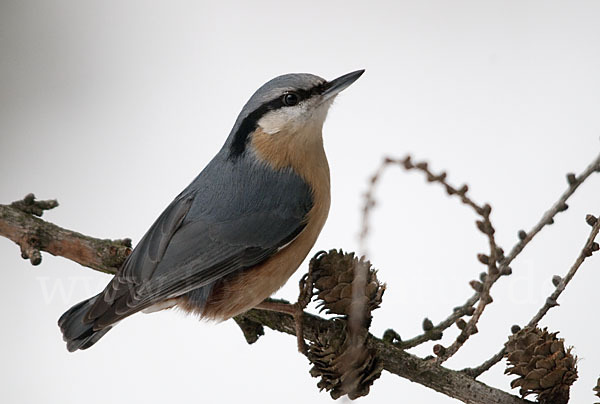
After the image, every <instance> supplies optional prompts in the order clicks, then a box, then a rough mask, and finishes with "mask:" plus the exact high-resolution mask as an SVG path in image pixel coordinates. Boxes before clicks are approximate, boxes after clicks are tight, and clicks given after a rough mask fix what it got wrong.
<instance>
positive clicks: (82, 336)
mask: <svg viewBox="0 0 600 404" xmlns="http://www.w3.org/2000/svg"><path fill="white" fill-rule="evenodd" d="M99 296H100V295H97V296H94V297H92V298H90V299H87V300H84V301H83V302H80V303H77V304H76V305H75V306H73V307H71V308H70V309H69V310H67V311H66V312H65V313H64V314H63V315H62V316H61V317H60V318H59V319H58V326H59V327H60V330H61V331H62V333H63V339H64V340H65V342H66V343H67V349H68V350H69V352H74V351H76V350H78V349H87V348H89V347H91V346H92V345H94V344H95V343H96V342H97V341H98V340H99V339H100V338H102V337H103V336H104V334H106V333H107V332H108V331H109V330H110V329H111V328H112V325H108V326H106V327H103V328H101V329H97V328H95V324H94V323H95V321H93V320H92V321H84V318H85V316H86V314H87V312H88V311H89V310H90V308H91V307H92V306H93V304H94V303H95V302H96V299H98V297H99Z"/></svg>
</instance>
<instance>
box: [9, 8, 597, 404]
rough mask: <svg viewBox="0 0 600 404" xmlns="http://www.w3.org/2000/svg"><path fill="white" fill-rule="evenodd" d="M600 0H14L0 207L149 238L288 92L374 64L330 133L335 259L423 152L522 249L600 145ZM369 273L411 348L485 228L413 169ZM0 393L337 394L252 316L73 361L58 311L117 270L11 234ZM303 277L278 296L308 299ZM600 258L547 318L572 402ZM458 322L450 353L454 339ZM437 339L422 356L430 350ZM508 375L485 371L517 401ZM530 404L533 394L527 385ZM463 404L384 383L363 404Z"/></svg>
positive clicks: (451, 291) (580, 234)
mask: <svg viewBox="0 0 600 404" xmlns="http://www.w3.org/2000/svg"><path fill="white" fill-rule="evenodd" d="M598 21H600V2H598V1H587V2H585V1H571V2H555V1H538V2H536V1H495V2H490V1H452V2H450V1H414V2H408V1H390V2H375V1H372V2H364V1H361V2H349V1H315V2H311V1H302V2H295V3H287V2H281V1H278V2H275V1H272V2H267V1H260V2H259V1H248V2H227V1H221V2H219V3H218V4H217V3H209V2H200V1H196V2H194V1H162V2H157V1H141V0H140V1H96V2H81V1H25V0H12V1H9V0H1V1H0V136H1V137H0V203H9V202H11V201H13V200H15V199H19V198H21V197H22V196H23V195H25V194H26V193H28V192H34V193H35V194H36V195H37V196H38V197H39V198H45V199H47V198H57V199H58V200H59V202H60V204H61V206H60V207H59V208H57V209H55V210H53V211H51V212H48V213H47V214H46V215H45V216H44V217H45V218H46V219H47V220H50V221H52V222H54V223H56V224H58V225H61V226H64V227H67V228H71V229H74V230H77V231H80V232H82V233H85V234H89V235H92V236H96V237H104V238H122V237H131V238H133V240H134V242H137V240H139V239H140V237H141V236H142V235H143V233H144V232H145V231H146V229H147V228H148V227H149V226H150V224H151V223H152V222H153V221H154V219H155V217H156V216H157V215H158V214H159V213H160V212H161V211H162V209H163V208H164V207H165V206H166V205H167V204H168V203H169V202H170V201H171V200H172V198H173V197H174V196H175V195H177V194H178V193H179V191H180V190H181V189H182V188H183V187H185V186H186V185H187V184H188V183H189V182H190V181H191V180H192V179H193V178H194V177H195V176H196V175H197V173H198V172H199V171H200V170H201V169H202V168H203V167H204V165H205V164H206V163H207V162H208V161H209V160H210V158H211V157H212V156H213V154H214V153H216V151H217V150H218V149H219V148H220V147H221V145H222V143H223V142H224V140H225V138H226V136H227V134H228V133H229V130H230V129H231V127H232V125H233V122H234V121H235V118H236V116H237V114H238V112H239V111H240V109H241V107H242V105H243V104H244V103H245V102H246V100H247V99H248V97H249V96H250V95H251V94H252V93H253V92H254V90H255V89H256V88H258V87H259V86H260V85H261V84H263V83H264V82H265V81H267V80H268V79H270V78H272V77H274V76H277V75H279V74H283V73H288V72H310V73H314V74H317V75H320V76H323V77H325V78H327V79H333V78H335V77H337V76H339V75H341V74H344V73H347V72H350V71H353V70H356V69H360V68H365V69H366V73H365V74H364V75H363V77H361V78H360V80H359V81H357V82H356V83H355V84H354V85H353V86H352V87H350V88H349V89H348V90H346V91H345V92H344V93H343V94H342V95H341V96H340V97H339V98H338V100H337V101H336V103H335V105H334V106H333V108H332V110H331V112H330V114H329V118H328V121H327V122H326V124H325V128H324V138H325V146H326V151H327V153H328V156H329V162H330V166H331V173H332V192H333V201H332V209H331V213H330V216H329V220H328V223H327V224H326V226H325V228H324V230H323V232H322V234H321V237H320V238H319V240H318V241H317V243H316V245H315V249H314V251H315V252H316V251H318V250H321V249H330V248H336V247H342V248H344V249H347V250H356V249H357V247H358V246H357V245H358V239H357V234H358V231H359V221H360V206H361V204H362V194H363V193H364V191H365V189H366V185H367V178H368V176H369V175H370V174H371V173H372V171H373V170H374V169H375V167H376V166H377V165H378V164H379V161H380V160H381V158H382V157H383V156H384V155H388V154H389V155H392V156H398V157H401V156H404V155H405V154H407V153H411V154H413V155H414V156H415V158H418V159H427V160H428V161H429V162H430V164H431V165H432V166H433V168H434V169H436V170H443V169H446V170H448V172H449V179H450V181H451V182H453V183H455V184H457V185H460V184H461V183H462V182H467V183H468V184H469V186H470V188H471V189H472V196H473V197H474V198H475V199H476V200H477V201H480V202H490V203H491V204H492V206H493V208H494V210H493V213H492V219H493V221H494V222H495V224H496V228H497V237H498V241H499V243H500V244H501V245H502V246H503V247H504V248H505V249H506V250H508V249H509V248H510V247H511V246H512V245H513V244H514V243H515V242H516V240H517V236H516V234H517V231H518V230H519V229H521V228H524V229H526V230H527V229H529V228H531V227H532V226H533V224H534V223H535V222H536V221H537V220H538V219H539V218H540V217H541V215H542V214H543V212H544V211H545V210H546V209H547V208H548V207H550V205H551V204H552V203H553V202H554V201H555V200H556V198H557V197H558V196H559V195H560V193H562V192H563V190H564V189H565V188H566V181H565V174H566V173H567V172H571V171H575V172H580V171H581V170H583V169H584V168H585V166H586V165H587V164H588V163H589V162H590V161H591V160H592V159H593V158H594V156H595V155H596V154H597V153H598V152H599V151H600V141H599V137H600V118H599V117H600V114H599V108H600V24H599V23H598ZM599 189H600V176H598V175H596V176H595V177H592V178H591V179H590V180H589V181H588V182H587V183H586V184H584V186H582V187H581V189H580V191H578V192H577V194H576V195H575V197H574V198H573V199H572V200H571V201H570V202H569V205H570V208H569V210H568V211H566V212H565V213H564V214H561V215H560V216H559V217H557V220H556V224H554V225H553V226H551V227H549V228H547V229H546V230H544V232H543V234H541V235H540V236H539V237H538V238H537V239H536V240H535V241H534V242H533V243H532V244H531V246H530V247H528V248H527V250H526V252H525V253H524V254H522V256H521V257H520V258H519V259H518V260H517V261H515V262H514V265H513V269H514V275H513V276H511V277H509V278H504V279H502V280H501V281H499V282H498V284H497V285H496V286H495V287H494V289H493V291H492V296H493V297H494V303H493V304H492V305H491V306H489V308H488V310H486V313H485V315H484V317H483V319H482V321H481V322H480V324H479V330H480V332H479V334H477V335H475V336H474V337H472V338H471V340H470V341H469V342H468V344H467V345H466V346H465V347H464V348H463V349H462V350H461V351H460V352H459V353H458V354H457V355H456V356H455V357H454V358H453V359H452V360H450V361H449V362H448V363H447V365H448V366H449V367H452V368H456V369H460V368H462V367H465V366H472V365H477V364H479V363H480V362H481V361H483V360H484V359H487V358H488V357H489V356H491V355H492V354H493V353H495V352H496V351H498V349H499V348H500V347H501V345H502V344H503V343H504V341H505V339H506V337H507V335H508V333H509V329H510V326H511V325H512V324H514V323H518V324H523V323H525V322H527V321H528V320H529V318H531V316H532V315H533V314H534V313H535V312H536V311H537V309H538V308H539V307H540V306H541V304H542V303H543V301H544V300H545V297H546V296H547V295H548V294H549V293H550V292H551V290H552V285H551V282H550V279H551V277H552V275H554V274H564V273H566V271H567V270H568V268H569V266H570V265H571V263H572V262H573V261H574V260H575V258H576V256H577V254H578V253H579V251H580V248H581V246H582V245H583V242H584V240H585V239H586V238H587V236H588V233H589V230H590V228H589V226H587V225H586V224H585V222H584V217H585V214H586V213H594V214H596V215H598V214H600V191H599ZM377 197H378V200H379V201H380V203H379V205H378V207H377V210H376V212H375V214H374V220H373V223H372V226H373V232H372V236H371V238H370V239H369V248H370V251H371V253H372V256H371V259H372V261H373V262H374V264H375V266H376V267H377V268H379V269H380V272H379V275H380V278H381V280H383V281H385V282H387V284H388V290H387V292H386V294H385V296H384V302H383V307H382V308H381V309H379V310H377V311H376V312H375V313H374V315H375V320H374V324H373V327H372V330H371V331H372V332H373V333H374V334H375V335H377V336H381V334H382V333H383V331H384V330H385V329H386V328H389V327H393V328H394V329H395V330H397V331H398V332H399V333H400V334H401V335H402V336H403V337H405V338H408V337H411V336H413V335H415V334H416V333H418V332H419V331H420V324H421V322H422V319H423V317H425V316H428V317H430V318H431V319H432V320H433V321H434V322H437V321H439V320H441V319H442V318H444V317H446V316H447V315H448V313H450V311H451V309H452V307H454V306H457V305H459V304H462V303H463V301H464V300H465V299H466V298H468V297H469V296H470V295H471V292H472V291H471V289H470V287H469V286H468V281H469V280H471V279H474V278H476V277H477V276H478V274H479V272H481V271H482V270H484V267H483V266H482V265H481V264H479V263H478V262H477V260H476V254H477V253H478V252H483V251H485V247H486V241H485V238H484V237H483V236H482V235H481V234H480V233H479V232H478V231H477V230H476V228H475V226H474V220H475V219H476V218H475V216H474V215H473V213H472V212H471V211H470V210H469V209H467V208H466V207H464V206H461V205H460V204H459V203H457V201H454V200H450V199H448V198H447V197H446V196H445V194H444V192H443V191H442V190H441V189H440V188H439V187H435V186H431V185H428V184H426V183H425V182H424V181H423V179H422V178H421V176H420V175H417V174H412V173H411V174H405V173H401V172H399V170H397V169H394V170H391V171H390V172H388V173H386V175H385V178H384V180H383V182H382V184H381V188H380V189H379V192H378V194H377ZM0 265H1V269H2V273H3V281H2V282H1V283H0V303H1V304H0V318H2V324H3V325H2V332H0V356H1V358H2V361H1V362H0V380H1V381H0V390H1V393H0V396H1V397H2V401H3V402H6V403H38V402H48V403H64V404H69V403H81V402H86V403H87V404H96V403H106V402H117V403H124V402H149V403H159V402H179V401H182V402H190V403H213V402H241V401H242V400H244V402H251V403H254V402H257V403H258V402H260V403H280V402H289V403H307V402H315V403H317V402H318V403H329V402H331V399H330V397H329V394H328V393H325V392H321V393H320V392H319V391H318V390H317V388H316V383H317V379H314V378H312V377H310V375H309V373H308V371H309V369H310V365H309V363H308V362H307V360H306V359H305V358H304V357H303V356H301V355H299V354H298V353H297V352H296V348H295V344H296V342H295V339H294V338H293V337H290V336H286V335H282V334H278V333H276V332H273V331H267V333H266V336H265V337H263V338H262V339H261V340H259V342H257V343H256V344H254V345H252V346H249V345H247V344H246V342H245V340H244V339H243V337H242V333H241V331H240V330H239V329H238V328H237V326H236V325H235V324H234V323H233V322H231V321H228V322H225V323H222V324H219V325H215V324H210V323H202V322H198V321H197V320H196V319H195V318H193V317H185V316H183V315H181V314H179V313H176V312H161V313H158V314H152V315H143V314H138V315H135V316H133V317H131V318H128V319H127V320H126V321H123V322H122V323H121V324H119V326H118V327H116V328H115V329H113V330H112V331H111V332H110V333H108V334H107V335H106V337H104V338H103V339H102V340H101V341H100V342H99V343H98V344H97V345H95V346H94V347H93V348H92V349H90V350H88V351H83V352H77V353H74V354H70V353H68V352H67V350H66V348H65V344H64V342H63V341H62V338H61V335H60V332H59V329H58V327H57V325H56V321H57V319H58V317H59V316H60V315H61V314H62V313H63V312H64V311H65V310H67V309H68V308H69V307H71V306H72V305H73V304H75V303H77V302H79V301H80V300H82V299H84V298H87V297H89V296H91V295H92V294H95V293H97V292H98V291H99V290H100V289H102V288H103V287H104V285H105V284H106V283H107V282H108V280H109V276H107V275H104V274H101V273H97V272H95V271H92V270H89V269H86V268H82V267H80V266H78V265H77V264H75V263H73V262H70V261H67V260H65V259H62V258H55V257H52V256H49V255H47V254H44V256H43V263H42V265H41V266H39V267H32V266H31V265H30V264H29V262H28V261H23V260H22V259H21V258H20V254H19V250H18V247H16V246H15V245H14V244H13V243H12V242H9V241H7V240H5V239H2V240H0ZM305 270H306V266H303V267H302V269H301V270H299V271H298V272H297V273H296V274H295V275H294V277H293V278H292V279H291V280H290V281H289V282H288V284H287V285H286V286H285V287H284V288H283V289H282V290H281V291H279V292H278V293H277V296H278V297H282V298H286V299H289V300H295V298H296V296H297V281H298V279H299V278H300V276H301V275H302V273H304V271H305ZM598 285H600V255H599V256H594V257H592V259H590V260H589V261H587V262H586V263H585V264H584V265H583V267H582V268H581V270H580V273H578V274H577V276H576V277H575V279H574V280H573V282H572V284H571V285H570V286H569V287H568V289H567V291H566V292H565V293H564V295H563V296H562V297H561V298H560V300H559V302H560V303H561V307H559V308H557V309H554V310H552V311H551V313H550V314H549V315H548V316H547V317H546V318H545V319H544V320H543V322H542V325H543V326H548V327H550V329H552V330H554V331H560V332H561V334H560V335H561V336H562V337H564V338H565V339H566V342H567V344H568V345H574V346H575V352H576V354H577V355H578V356H579V358H580V362H579V371H580V373H579V381H578V382H577V383H576V384H575V385H574V387H573V389H572V402H573V403H583V402H592V401H593V400H594V398H593V396H592V390H591V389H592V387H593V386H594V385H595V383H596V379H597V378H598V376H600V350H598V340H599V339H600V328H599V326H598V316H597V308H598V305H599V303H600V297H599V296H600V294H599V293H598ZM456 335H457V329H456V327H453V328H451V329H450V331H448V332H447V333H446V336H445V338H444V340H443V341H442V343H444V344H445V345H448V344H450V343H451V342H452V341H453V339H454V338H455V337H456ZM431 345H432V344H427V345H426V346H425V347H423V348H422V349H417V350H415V351H414V352H416V353H417V354H419V355H427V354H429V353H430V352H431ZM504 368H505V365H504V363H501V364H499V365H497V366H496V367H494V368H493V370H492V371H490V372H488V373H486V374H485V375H484V376H483V377H482V378H481V379H482V380H483V381H484V382H486V383H488V384H491V385H494V386H497V387H500V388H503V389H508V384H509V381H510V379H509V378H507V377H505V376H503V375H502V372H503V370H504ZM513 392H514V393H516V391H513ZM392 400H394V401H397V402H410V403H453V402H455V401H454V400H451V399H449V398H447V397H445V396H443V395H441V394H438V393H435V392H433V391H431V390H429V389H427V388H425V387H422V386H420V385H417V384H413V383H410V382H408V381H406V380H404V379H401V378H399V377H397V376H395V375H391V374H389V373H385V372H384V374H383V375H382V377H381V378H380V379H379V380H378V381H377V382H376V383H375V385H374V386H373V388H372V390H371V394H370V395H369V396H368V397H366V398H363V399H360V402H361V403H365V404H366V403H381V402H390V401H392Z"/></svg>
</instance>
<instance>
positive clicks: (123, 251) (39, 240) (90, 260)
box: [0, 195, 131, 274]
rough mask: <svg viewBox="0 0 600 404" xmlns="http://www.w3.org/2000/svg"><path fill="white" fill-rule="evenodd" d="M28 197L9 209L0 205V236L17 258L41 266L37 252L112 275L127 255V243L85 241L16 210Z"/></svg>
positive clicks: (119, 241)
mask: <svg viewBox="0 0 600 404" xmlns="http://www.w3.org/2000/svg"><path fill="white" fill-rule="evenodd" d="M28 197H29V195H28V196H27V197H25V199H24V200H23V201H17V202H13V203H12V204H11V205H0V236H4V237H6V238H8V239H10V240H12V241H14V242H15V243H16V244H17V245H18V246H19V247H21V255H22V256H23V258H29V259H31V263H32V264H33V265H38V264H39V263H41V260H42V258H41V255H38V254H39V251H46V252H48V253H50V254H52V255H55V256H59V257H64V258H67V259H69V260H71V261H75V262H77V263H78V264H81V265H83V266H85V267H88V268H92V269H95V270H97V271H100V272H105V273H109V274H114V273H116V272H117V270H118V269H119V267H120V266H121V264H122V263H123V261H124V260H125V258H126V257H127V256H128V255H129V253H130V252H131V240H130V239H123V240H114V241H113V240H100V239H97V238H93V237H88V236H85V235H83V234H81V233H77V232H74V231H71V230H67V229H63V228H62V227H59V226H56V225H55V224H52V223H50V222H46V221H44V220H42V219H39V218H37V217H35V216H33V215H31V214H29V213H27V211H26V210H25V211H24V210H22V209H20V208H19V207H20V206H23V202H25V201H26V200H27V199H29V198H28ZM57 205H58V204H57ZM25 206H29V205H25ZM39 215H40V216H41V213H40V214H39ZM36 251H37V254H36V253H35V252H36ZM32 257H34V258H32Z"/></svg>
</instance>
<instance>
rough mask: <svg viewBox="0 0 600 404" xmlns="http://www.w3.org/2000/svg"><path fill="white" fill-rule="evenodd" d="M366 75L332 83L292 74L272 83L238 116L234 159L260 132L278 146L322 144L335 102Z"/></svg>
mask: <svg viewBox="0 0 600 404" xmlns="http://www.w3.org/2000/svg"><path fill="white" fill-rule="evenodd" d="M363 73H364V70H357V71H355V72H352V73H348V74H345V75H343V76H341V77H338V78H337V79H335V80H331V81H327V80H325V79H323V78H321V77H318V76H315V75H313V74H307V73H292V74H285V75H283V76H279V77H276V78H274V79H272V80H270V81H268V82H267V83H265V84H264V85H263V86H262V87H260V88H259V89H258V90H256V92H255V93H254V95H252V97H251V98H250V100H249V101H248V102H247V103H246V105H245V106H244V108H243V109H242V111H241V112H240V115H239V116H238V119H237V121H236V123H235V126H234V128H233V130H232V132H231V134H230V138H229V140H228V146H229V156H230V158H235V157H237V156H239V155H241V154H243V153H244V152H245V150H246V148H247V145H248V144H249V143H250V141H251V140H252V137H253V136H254V135H255V133H256V132H260V134H261V135H262V136H268V137H270V138H272V139H273V141H275V142H279V141H280V140H278V139H282V138H294V137H302V138H303V139H302V142H303V143H306V142H307V141H310V140H312V139H313V138H315V140H320V139H321V130H322V128H323V122H324V121H325V118H326V117H327V111H328V110H329V107H330V106H331V103H332V102H333V100H334V98H335V97H336V96H337V95H338V94H339V93H340V92H341V91H342V90H344V89H345V88H347V87H348V86H349V85H350V84H352V83H354V82H355V81H356V80H357V79H358V78H359V77H360V76H361V75H362V74H363ZM298 140H300V139H298Z"/></svg>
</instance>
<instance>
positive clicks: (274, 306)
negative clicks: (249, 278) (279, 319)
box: [256, 300, 307, 355]
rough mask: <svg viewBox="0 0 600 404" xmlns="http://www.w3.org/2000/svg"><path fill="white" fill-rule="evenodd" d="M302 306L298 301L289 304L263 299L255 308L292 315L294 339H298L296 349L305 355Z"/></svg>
mask: <svg viewBox="0 0 600 404" xmlns="http://www.w3.org/2000/svg"><path fill="white" fill-rule="evenodd" d="M304 307H306V306H302V305H301V304H299V302H297V303H294V304H290V303H284V302H278V301H273V300H265V301H262V302H260V303H259V304H258V305H257V306H256V308H257V309H261V310H269V311H276V312H279V313H285V314H289V315H290V316H292V317H294V323H295V324H296V339H297V340H298V351H299V352H300V353H301V354H304V355H306V352H307V350H306V344H305V343H304V325H303V323H302V315H303V314H304Z"/></svg>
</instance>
